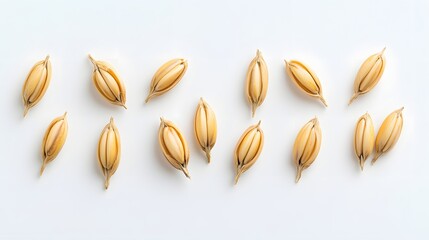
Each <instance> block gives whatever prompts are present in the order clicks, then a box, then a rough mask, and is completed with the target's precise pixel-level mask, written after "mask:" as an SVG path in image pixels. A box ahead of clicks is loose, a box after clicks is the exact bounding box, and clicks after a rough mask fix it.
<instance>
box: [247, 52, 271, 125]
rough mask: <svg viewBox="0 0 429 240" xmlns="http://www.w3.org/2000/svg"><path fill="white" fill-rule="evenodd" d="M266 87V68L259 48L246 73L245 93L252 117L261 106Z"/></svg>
mask: <svg viewBox="0 0 429 240" xmlns="http://www.w3.org/2000/svg"><path fill="white" fill-rule="evenodd" d="M267 89H268V69H267V64H266V63H265V60H264V58H263V57H262V54H261V52H260V51H259V50H257V51H256V57H255V58H254V59H253V60H252V62H251V63H250V65H249V68H248V70H247V75H246V95H247V100H248V101H249V103H250V105H251V110H252V117H254V116H255V111H256V108H257V107H259V106H261V104H262V103H263V102H264V100H265V96H266V95H267Z"/></svg>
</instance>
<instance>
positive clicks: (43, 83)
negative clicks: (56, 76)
mask: <svg viewBox="0 0 429 240" xmlns="http://www.w3.org/2000/svg"><path fill="white" fill-rule="evenodd" d="M51 75H52V68H51V62H50V61H49V55H48V56H46V58H45V60H42V61H39V62H37V63H36V64H35V65H34V66H33V68H32V69H31V70H30V72H29V73H28V76H27V79H26V80H25V82H24V86H23V87H22V101H23V103H24V117H25V115H27V113H28V110H30V108H32V107H34V106H35V105H36V104H37V103H38V102H39V101H40V100H41V99H42V98H43V96H44V95H45V92H46V90H47V89H48V87H49V83H50V81H51Z"/></svg>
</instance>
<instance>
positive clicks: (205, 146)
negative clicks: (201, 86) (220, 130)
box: [194, 98, 217, 163]
mask: <svg viewBox="0 0 429 240" xmlns="http://www.w3.org/2000/svg"><path fill="white" fill-rule="evenodd" d="M194 130H195V137H196V139H197V142H198V144H199V146H200V148H201V149H202V150H203V151H204V152H205V153H206V157H207V161H208V163H210V159H211V155H210V151H211V150H212V148H213V146H214V145H215V143H216V137H217V123H216V116H215V113H214V111H213V109H212V108H211V107H210V105H208V103H207V102H206V101H204V99H203V98H201V99H200V102H199V103H198V107H197V110H196V112H195V118H194Z"/></svg>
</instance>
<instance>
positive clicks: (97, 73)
mask: <svg viewBox="0 0 429 240" xmlns="http://www.w3.org/2000/svg"><path fill="white" fill-rule="evenodd" d="M384 51H385V49H383V50H382V51H381V52H380V53H376V54H374V55H371V56H370V57H368V58H367V59H366V60H365V62H364V63H363V64H362V66H361V67H360V69H359V71H358V73H357V76H356V79H355V82H354V94H353V96H352V98H351V99H350V102H349V104H351V103H352V102H353V101H354V100H355V99H356V98H357V97H358V96H360V95H362V94H365V93H367V92H369V91H370V90H371V89H373V88H374V87H375V86H376V85H377V83H378V82H379V80H380V78H381V76H382V74H383V71H384V67H385V57H384ZM89 59H90V61H91V62H92V63H93V65H94V70H93V72H92V80H93V82H94V86H95V87H96V89H97V91H98V92H99V93H100V95H101V96H102V97H103V98H104V99H106V100H107V101H108V102H110V103H111V104H115V105H118V106H122V107H124V108H125V109H126V108H127V107H126V105H125V104H126V91H125V86H124V84H123V82H122V81H121V79H120V78H119V76H118V74H117V73H116V71H115V70H114V69H113V67H111V66H110V65H109V64H108V63H106V62H103V61H98V60H95V59H94V58H93V57H92V56H91V55H89ZM285 63H286V73H287V75H288V76H289V78H290V79H291V80H292V82H293V83H294V84H295V85H296V86H297V87H298V89H300V90H301V91H302V92H304V93H305V94H307V95H309V96H311V97H314V98H316V99H318V100H320V102H321V103H322V104H323V105H324V106H325V107H327V106H328V104H327V102H326V100H325V98H324V96H323V92H322V85H321V83H320V80H319V78H318V77H317V75H316V74H315V73H314V72H313V71H312V70H311V69H310V68H309V67H308V66H307V65H305V64H303V63H301V62H299V61H297V60H291V61H286V60H285ZM187 68H188V63H187V61H186V60H185V59H182V58H177V59H172V60H170V61H168V62H166V63H165V64H163V65H162V66H161V67H160V68H159V69H158V70H157V71H156V73H155V74H154V76H153V78H152V81H151V83H150V88H149V93H148V95H147V98H146V100H145V102H146V103H147V102H148V101H149V100H150V99H152V98H153V97H155V96H159V95H162V94H164V93H166V92H167V91H169V90H171V89H172V88H174V86H176V85H177V84H178V83H179V81H180V80H181V79H182V77H183V76H184V75H185V73H186V70H187ZM51 75H52V68H51V63H50V60H49V56H47V57H46V58H45V59H44V60H42V61H40V62H37V63H36V64H35V65H34V66H33V68H32V69H31V70H30V73H29V74H28V76H27V79H26V81H25V83H24V87H23V89H22V100H23V103H24V116H25V115H26V114H27V112H28V111H29V110H30V108H32V107H34V106H35V105H36V104H37V103H38V102H39V101H40V100H41V99H42V97H43V95H44V94H45V92H46V90H47V88H48V87H49V82H50V79H51ZM267 89H268V68H267V64H266V62H265V61H264V59H263V57H262V54H261V52H260V51H259V50H258V51H257V53H256V57H255V58H254V59H253V60H252V61H251V63H250V65H249V67H248V71H247V75H246V86H245V93H246V96H247V100H248V101H249V103H250V106H251V113H252V117H254V115H255V112H256V109H257V108H258V107H260V106H261V105H262V103H263V102H264V99H265V97H266V95H267ZM402 110H403V108H401V109H398V110H396V111H394V112H392V113H391V114H390V115H389V116H387V117H386V119H385V120H384V122H383V123H382V125H381V127H380V129H379V131H378V134H377V135H376V136H375V133H374V125H373V122H372V119H371V117H370V115H369V114H368V113H366V114H364V115H363V116H361V117H360V118H359V120H358V121H357V124H356V129H355V136H354V149H355V153H356V157H357V159H358V161H359V165H360V168H361V169H362V170H363V166H364V163H365V161H366V159H367V158H368V157H369V156H370V155H371V153H372V152H373V151H374V149H375V155H374V158H373V160H372V163H374V162H375V161H376V160H377V159H378V158H379V157H380V156H381V155H382V154H384V153H386V152H387V151H389V150H390V149H391V148H392V147H393V146H394V145H395V144H396V142H397V141H398V139H399V136H400V134H401V130H402V125H403V118H402ZM66 114H67V113H64V115H62V116H60V117H57V118H55V119H54V120H53V121H52V122H51V124H50V125H49V126H48V129H47V130H46V133H45V136H44V138H43V142H42V160H43V162H42V167H41V169H40V175H42V173H43V171H44V169H45V167H46V165H47V164H48V163H49V162H51V161H52V160H54V159H55V157H56V156H57V155H58V153H59V152H60V150H61V148H62V147H63V145H64V143H65V141H66V138H67V131H68V124H67V118H66ZM260 125H261V121H259V122H258V123H257V124H255V125H252V126H250V127H249V128H247V129H246V130H245V131H244V133H243V134H242V136H241V137H240V139H239V140H238V142H237V145H236V148H235V152H234V159H233V161H234V164H235V171H236V175H235V183H237V182H238V180H239V178H240V176H241V175H242V174H243V173H244V172H246V171H247V170H248V169H249V168H250V167H251V166H253V164H254V163H255V162H256V160H257V159H258V157H259V155H260V154H261V152H262V149H263V146H264V132H263V131H262V129H261V126H260ZM194 131H195V140H196V142H197V143H198V145H199V146H200V148H201V150H202V151H203V152H204V153H205V155H206V157H207V161H208V162H209V163H210V160H211V150H212V149H213V147H214V145H215V144H216V139H217V122H216V116H215V113H214V111H213V109H212V108H211V107H210V105H209V104H208V103H207V102H206V101H204V99H203V98H201V99H200V102H199V103H198V106H197V109H196V112H195V117H194ZM158 141H159V146H160V149H161V151H162V153H163V155H164V157H165V159H166V160H167V161H168V162H169V163H170V164H171V165H172V166H173V167H174V168H176V169H177V170H180V171H182V172H183V173H184V174H185V176H186V177H188V178H190V174H189V170H188V163H189V148H188V144H187V141H186V139H185V137H184V135H183V134H182V132H181V131H180V129H179V128H178V127H177V126H176V125H175V124H174V123H173V122H171V121H169V120H166V119H164V118H162V117H161V123H160V126H159V132H158ZM321 142H322V131H321V128H320V125H319V121H318V119H317V117H315V118H313V119H311V120H310V121H309V122H307V123H306V124H305V125H304V126H303V127H302V129H301V130H300V131H299V132H298V135H297V136H296V139H295V143H294V145H293V149H292V160H293V162H294V164H295V166H296V178H295V180H296V182H298V181H299V179H300V178H301V174H302V171H303V170H304V169H307V168H308V167H309V166H310V165H311V164H312V163H313V162H314V161H315V160H316V158H317V155H318V153H319V150H320V146H321ZM97 157H98V163H99V166H100V169H101V172H102V174H103V176H104V185H105V188H106V189H107V188H108V186H109V182H110V178H111V177H112V175H113V174H114V173H115V172H116V170H117V168H118V166H119V162H120V158H121V140H120V136H119V131H118V129H117V128H116V126H115V123H114V120H113V118H111V119H110V121H109V123H108V124H107V125H106V126H105V127H104V129H103V131H102V133H101V136H100V140H99V142H98V149H97Z"/></svg>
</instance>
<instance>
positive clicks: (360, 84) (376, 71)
mask: <svg viewBox="0 0 429 240" xmlns="http://www.w3.org/2000/svg"><path fill="white" fill-rule="evenodd" d="M385 50H386V48H383V50H382V51H381V52H379V53H376V54H373V55H371V56H369V57H368V58H367V59H366V60H365V62H364V63H363V64H362V65H361V67H360V69H359V71H358V73H357V75H356V78H355V82H354V85H353V91H354V93H353V96H352V98H351V99H350V101H349V105H350V104H351V103H352V102H353V101H354V100H355V99H356V98H357V97H359V96H360V95H362V94H365V93H367V92H369V91H371V90H372V89H373V88H374V87H375V86H376V85H377V83H378V82H379V81H380V78H381V76H382V75H383V72H384V67H385V65H386V58H385V57H384V51H385Z"/></svg>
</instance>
